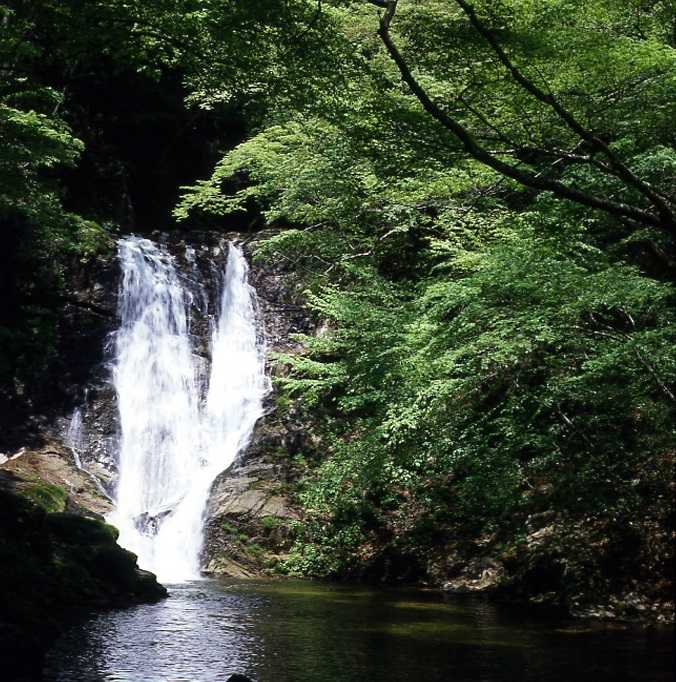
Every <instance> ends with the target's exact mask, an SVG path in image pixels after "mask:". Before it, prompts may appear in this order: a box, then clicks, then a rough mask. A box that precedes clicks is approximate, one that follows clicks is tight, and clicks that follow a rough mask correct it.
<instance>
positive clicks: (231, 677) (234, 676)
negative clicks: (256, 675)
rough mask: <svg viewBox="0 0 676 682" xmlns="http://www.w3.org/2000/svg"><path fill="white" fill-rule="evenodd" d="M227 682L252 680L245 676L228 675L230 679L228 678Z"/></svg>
mask: <svg viewBox="0 0 676 682" xmlns="http://www.w3.org/2000/svg"><path fill="white" fill-rule="evenodd" d="M227 682H253V680H252V679H251V678H250V677H247V676H246V675H240V674H239V673H235V674H234V675H230V677H228V680H227Z"/></svg>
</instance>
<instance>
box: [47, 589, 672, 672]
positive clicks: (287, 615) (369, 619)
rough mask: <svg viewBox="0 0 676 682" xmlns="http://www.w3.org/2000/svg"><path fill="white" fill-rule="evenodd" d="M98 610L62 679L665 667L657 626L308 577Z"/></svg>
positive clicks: (57, 658)
mask: <svg viewBox="0 0 676 682" xmlns="http://www.w3.org/2000/svg"><path fill="white" fill-rule="evenodd" d="M170 589H171V597H170V598H169V599H167V600H165V601H163V602H161V603H159V604H154V605H149V606H139V607H135V608H131V609H127V610H124V611H115V612H110V613H105V614H101V615H98V616H96V617H94V618H92V619H90V620H89V621H87V622H85V623H83V624H82V625H80V626H78V627H76V628H74V629H72V630H70V631H69V632H68V633H67V634H66V635H65V636H64V637H62V638H61V640H60V641H59V642H58V643H57V645H56V646H55V648H54V649H53V651H52V652H51V654H50V656H49V658H48V662H47V667H46V670H45V679H46V680H50V681H57V680H58V681H63V682H75V681H78V682H80V681H82V682H90V681H95V680H119V681H125V682H128V681H133V682H168V681H171V682H179V681H189V682H216V681H218V680H226V679H227V678H228V676H229V675H230V674H232V673H234V672H239V673H244V674H247V675H249V676H250V677H252V678H253V679H254V680H257V681H258V682H291V681H292V680H293V681H298V682H300V681H302V680H311V681H313V680H317V681H321V682H329V681H331V682H343V681H345V682H347V681H348V680H349V681H354V682H367V681H371V680H376V681H378V682H380V681H382V682H385V681H387V682H403V681H404V680H406V681H411V680H413V681H420V682H435V681H437V680H438V681H439V682H441V681H443V682H447V681H457V682H463V681H468V682H470V681H471V682H475V681H476V682H493V681H498V680H500V681H503V680H504V681H510V682H511V681H514V682H521V681H523V682H530V681H533V682H535V681H537V682H564V681H566V682H580V681H582V680H590V681H593V682H603V681H605V680H608V681H610V680H613V682H618V681H625V680H626V681H628V682H630V681H633V680H637V681H638V680H641V681H644V682H648V681H651V682H652V681H658V680H659V681H660V682H664V681H667V680H669V681H670V682H671V681H672V680H673V656H674V653H673V651H674V650H673V644H672V640H671V633H670V632H668V631H665V630H658V631H653V632H645V631H640V630H619V629H598V628H590V627H586V626H585V625H584V624H581V623H579V622H575V623H571V622H556V621H551V620H542V619H536V618H534V617H533V616H532V615H530V616H525V615H524V614H522V613H516V612H514V611H512V610H505V609H499V608H496V607H495V606H493V605H491V604H489V603H487V602H486V601H484V600H482V599H473V598H447V599H444V598H443V597H442V596H441V595H439V594H438V593H434V592H420V591H388V590H385V591H383V590H369V589H361V588H354V587H352V588H350V587H340V586H332V585H324V584H317V583H307V582H245V583H244V582H239V583H232V582H231V583H227V582H223V583H219V582H215V581H205V582H196V583H191V584H187V585H181V586H175V587H172V588H170Z"/></svg>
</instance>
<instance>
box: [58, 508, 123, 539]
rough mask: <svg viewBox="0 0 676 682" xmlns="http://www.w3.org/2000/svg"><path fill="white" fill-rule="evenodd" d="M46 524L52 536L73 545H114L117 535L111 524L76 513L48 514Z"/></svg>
mask: <svg viewBox="0 0 676 682" xmlns="http://www.w3.org/2000/svg"><path fill="white" fill-rule="evenodd" d="M47 525H48V526H49V530H50V531H51V532H52V533H53V534H54V536H55V537H56V538H58V539H60V540H63V541H65V542H67V543H69V544H74V545H87V546H92V545H115V542H116V540H117V537H118V532H117V529H116V528H114V527H113V526H111V525H109V524H107V523H102V522H101V521H95V520H94V519H88V518H85V517H83V516H79V515H77V514H71V513H68V512H60V513H55V514H48V516H47Z"/></svg>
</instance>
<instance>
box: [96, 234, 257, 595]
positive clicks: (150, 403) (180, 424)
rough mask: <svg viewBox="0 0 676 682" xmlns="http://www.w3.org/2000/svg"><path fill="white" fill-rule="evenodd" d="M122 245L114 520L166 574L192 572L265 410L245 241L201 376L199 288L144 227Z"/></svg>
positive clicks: (182, 576)
mask: <svg viewBox="0 0 676 682" xmlns="http://www.w3.org/2000/svg"><path fill="white" fill-rule="evenodd" d="M189 256H192V254H189ZM118 257H119V261H120V266H121V269H122V282H121V286H120V294H119V301H118V312H119V317H120V327H119V329H118V331H117V333H116V334H115V339H114V351H115V360H114V364H113V382H114V385H115V389H116V393H117V399H118V409H119V416H120V427H121V439H120V451H119V458H118V466H119V479H118V485H117V493H116V505H115V509H114V511H113V512H112V513H111V515H110V518H109V520H110V522H111V523H113V524H114V525H116V526H117V527H118V528H119V530H120V544H122V545H123V546H124V547H127V548H128V549H130V550H131V551H133V552H134V553H135V554H137V555H138V558H139V565H140V566H141V567H142V568H145V569H147V570H150V571H153V572H154V573H156V574H157V576H158V577H159V578H160V580H162V581H164V582H180V581H183V580H188V579H195V578H198V577H199V555H200V551H201V545H202V531H203V515H204V510H205V506H206V502H207V498H208V495H209V489H210V487H211V484H212V482H213V480H214V478H215V477H216V476H217V475H218V474H219V473H220V472H221V471H223V470H224V469H225V468H227V466H228V465H229V464H230V463H231V462H232V461H233V460H234V459H235V457H236V456H237V453H238V452H240V451H241V450H242V448H244V447H245V446H246V445H247V443H248V440H249V438H250V436H251V433H252V431H253V427H254V425H255V423H256V421H257V420H258V418H259V417H260V416H261V414H262V411H263V397H264V395H265V392H266V390H267V379H266V377H265V371H264V370H265V354H264V347H263V343H262V341H261V335H260V334H259V333H258V331H257V326H256V314H255V292H254V290H253V288H252V287H251V286H250V285H249V284H248V281H247V275H248V266H247V263H246V260H245V258H244V256H243V254H242V251H241V250H240V249H239V248H238V247H237V246H236V245H235V244H233V243H230V244H229V246H228V258H227V264H226V267H225V272H224V273H223V279H222V291H221V304H220V308H219V314H218V319H217V320H216V321H214V323H213V324H212V332H211V347H210V352H211V371H210V375H209V378H208V382H207V385H206V386H204V385H202V384H203V383H204V382H203V381H201V380H200V376H201V374H202V373H201V372H200V371H199V370H200V362H201V358H198V357H197V356H196V355H194V354H193V348H192V343H191V337H190V307H191V304H192V301H193V296H192V294H191V293H190V290H189V288H188V287H187V286H186V285H185V284H184V283H183V282H182V280H181V276H180V274H179V272H178V270H177V268H176V264H175V261H174V259H173V257H172V256H171V255H170V254H169V253H168V251H167V250H166V249H164V248H163V247H161V246H158V245H157V244H155V243H154V242H151V241H149V240H147V239H141V238H139V237H135V236H132V237H127V238H124V239H122V240H120V242H119V244H118Z"/></svg>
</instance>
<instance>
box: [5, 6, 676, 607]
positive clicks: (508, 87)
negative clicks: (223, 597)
mask: <svg viewBox="0 0 676 682" xmlns="http://www.w3.org/2000/svg"><path fill="white" fill-rule="evenodd" d="M0 27H1V29H0V225H1V226H2V235H3V248H2V253H1V254H0V282H1V290H2V296H1V299H0V343H1V352H0V385H1V388H0V410H2V418H1V419H0V424H2V428H3V430H4V431H5V439H6V440H7V441H8V442H9V441H12V443H13V444H17V443H19V441H20V440H21V438H24V439H25V438H26V428H27V427H26V426H25V425H26V424H29V423H30V418H31V416H34V415H45V414H49V410H50V406H51V405H52V404H53V403H54V401H56V402H58V399H59V398H58V396H56V397H55V392H56V388H55V386H56V385H57V384H58V380H53V377H54V376H55V374H57V375H58V373H59V372H61V371H62V365H63V358H62V357H60V353H61V350H60V348H61V346H62V343H61V341H60V334H61V331H60V330H61V325H62V316H63V310H64V306H65V305H66V304H68V303H70V304H72V305H78V306H84V307H87V306H88V305H89V306H94V308H95V307H96V306H95V305H94V303H92V302H89V303H88V302H87V301H82V300H74V298H73V296H72V291H71V289H72V287H71V283H72V281H73V279H74V277H75V274H74V273H78V272H81V271H82V269H83V268H87V267H88V265H87V264H88V263H92V262H94V261H96V259H97V258H99V257H101V256H105V255H106V254H110V253H112V252H113V251H114V244H115V240H116V239H117V238H118V236H119V235H120V234H123V233H125V232H139V233H150V232H151V231H153V230H163V231H170V232H175V233H177V234H181V235H199V234H201V233H203V232H207V231H216V232H219V231H220V232H222V233H226V232H233V231H237V232H240V233H245V234H247V235H252V234H254V233H259V232H260V234H259V235H258V236H257V237H256V241H255V244H256V248H255V253H254V262H255V263H257V264H260V266H261V267H273V268H274V267H279V268H283V269H284V270H285V271H287V272H291V273H292V275H293V281H294V287H295V291H296V292H297V295H298V297H299V299H300V300H301V302H302V305H303V306H305V307H306V308H307V309H308V310H309V311H310V312H309V315H310V317H311V318H312V319H313V320H314V322H315V324H314V327H313V330H312V331H310V332H308V333H307V334H304V335H299V336H297V337H295V339H294V342H295V345H294V346H293V350H292V351H290V352H279V353H275V354H273V357H272V359H271V363H272V365H273V375H274V383H275V393H274V401H275V406H276V408H275V409H276V410H277V411H278V412H284V411H287V412H292V413H293V414H294V415H296V416H298V418H299V419H301V420H302V421H303V424H304V430H305V431H306V432H307V433H308V434H310V435H309V437H307V438H306V441H305V442H306V444H307V445H306V446H304V447H303V448H301V449H300V451H298V452H295V453H294V454H293V457H294V459H293V462H292V465H293V467H294V471H295V472H296V473H295V478H294V481H293V486H292V488H293V489H292V490H291V491H290V493H289V494H290V495H291V496H292V498H293V500H294V503H295V504H297V505H298V506H299V508H301V509H302V510H303V517H302V521H299V522H296V523H295V524H291V527H290V528H289V538H290V540H289V543H290V544H289V546H288V548H287V549H288V551H287V552H286V554H285V555H284V557H283V558H282V559H281V560H280V561H279V563H278V564H277V565H276V568H275V570H276V571H277V572H280V573H283V574H287V575H292V576H315V577H329V578H339V579H345V578H352V579H357V578H358V579H370V580H385V581H409V582H411V581H412V582H415V581H423V582H426V583H428V584H441V583H443V582H444V581H451V582H453V580H454V579H458V576H462V575H464V572H465V569H466V567H467V566H469V565H474V567H475V569H476V562H480V566H479V568H480V570H479V569H477V570H478V574H482V571H483V574H484V577H485V570H484V569H486V567H488V569H489V573H490V572H491V571H494V569H496V567H497V566H500V569H499V572H500V576H501V577H500V580H499V581H498V582H499V584H500V589H501V590H503V591H504V592H505V593H509V595H511V596H514V595H516V596H517V597H519V598H528V597H532V596H533V595H537V597H536V598H535V601H540V602H542V601H544V602H546V603H550V604H553V605H557V606H565V607H566V608H567V609H568V610H573V611H574V610H575V609H576V608H577V609H578V610H580V611H583V610H584V606H585V604H586V603H589V602H594V600H596V602H594V603H598V601H599V595H605V597H604V598H606V597H607V598H614V599H616V600H623V602H624V603H625V604H628V603H629V602H631V599H634V600H635V601H634V602H633V603H634V606H636V604H638V607H640V609H645V608H649V607H648V606H645V605H646V604H649V605H654V604H664V603H668V602H669V600H670V599H671V596H670V595H671V589H672V587H673V565H672V560H673V540H674V532H675V530H674V524H675V518H674V506H673V502H674V493H675V488H674V464H675V457H676V420H675V416H676V411H675V408H676V352H675V351H674V349H675V348H676V292H675V291H674V278H675V275H676V194H674V188H675V187H676V151H675V149H674V143H675V141H676V140H675V135H676V128H675V126H674V121H675V120H676V52H675V48H676V9H675V8H674V5H673V3H672V2H671V1H670V0H651V1H649V2H647V1H646V0H586V1H584V2H583V1H582V0H547V1H546V2H533V1H532V0H499V1H495V0H492V1H489V0H473V2H472V3H469V2H466V1H465V0H419V1H415V0H399V1H397V0H323V1H322V0H319V1H311V0H259V1H257V2H234V1H232V0H170V1H167V0H142V1H138V2H126V1H123V0H36V1H33V2H22V1H17V2H13V1H5V2H1V3H0ZM20 427H21V428H20ZM21 429H24V430H23V431H22V430H21ZM28 431H30V428H28ZM486 557H488V559H486ZM486 561H487V562H488V563H486ZM472 562H474V564H472ZM481 562H483V563H481ZM477 570H475V574H476V573H477ZM628 595H629V596H628ZM637 595H638V596H637ZM601 601H602V600H601ZM618 603H619V602H618ZM638 607H637V608H638ZM627 608H629V607H628V606H627ZM655 608H657V607H655ZM660 608H661V607H660ZM669 609H671V617H672V618H673V604H672V605H671V607H669V608H668V609H667V612H668V611H669ZM625 611H626V609H625ZM660 613H664V611H663V610H662V611H660ZM667 617H668V616H667Z"/></svg>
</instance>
